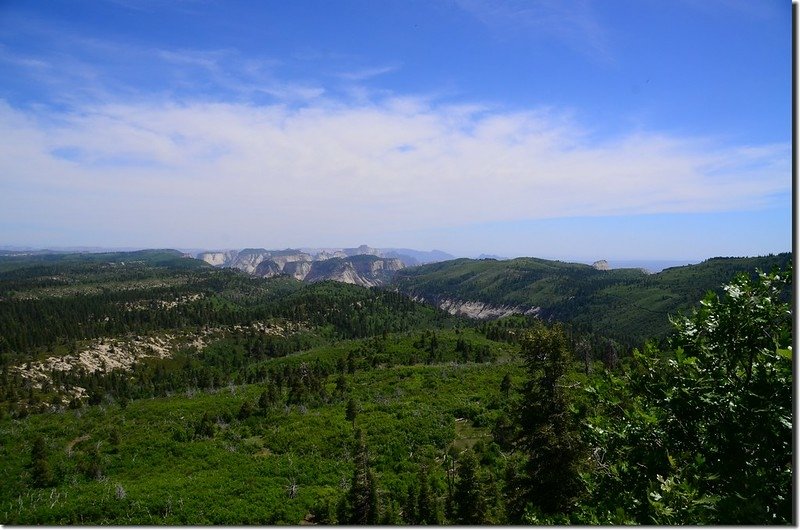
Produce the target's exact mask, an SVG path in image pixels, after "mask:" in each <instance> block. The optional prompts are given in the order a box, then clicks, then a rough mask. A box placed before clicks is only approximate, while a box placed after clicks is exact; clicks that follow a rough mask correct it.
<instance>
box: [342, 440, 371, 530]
mask: <svg viewBox="0 0 800 530" xmlns="http://www.w3.org/2000/svg"><path fill="white" fill-rule="evenodd" d="M353 463H354V464H355V469H354V470H353V479H352V481H351V483H350V491H349V492H348V495H347V497H348V505H349V510H350V513H349V517H348V518H347V520H348V524H373V525H374V524H376V523H377V522H378V495H377V486H376V484H375V477H374V475H373V473H372V470H371V469H370V467H369V454H368V452H367V444H366V441H365V437H364V432H363V431H362V430H361V429H357V430H356V432H355V447H354V451H353Z"/></svg>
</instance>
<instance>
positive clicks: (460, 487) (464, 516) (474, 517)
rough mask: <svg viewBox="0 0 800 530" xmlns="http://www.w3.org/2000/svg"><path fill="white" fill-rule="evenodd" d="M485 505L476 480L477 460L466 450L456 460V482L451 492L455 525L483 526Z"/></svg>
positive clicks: (472, 453) (470, 451)
mask: <svg viewBox="0 0 800 530" xmlns="http://www.w3.org/2000/svg"><path fill="white" fill-rule="evenodd" d="M486 504H487V502H486V498H485V496H484V495H483V491H482V488H481V484H480V481H479V480H478V459H477V458H476V457H475V453H474V452H472V450H470V449H467V450H466V451H465V452H464V453H463V454H462V455H461V457H460V458H459V459H458V481H457V482H456V485H455V490H454V492H453V505H454V509H455V513H454V516H455V522H456V524H463V525H476V524H483V523H484V522H485V515H486Z"/></svg>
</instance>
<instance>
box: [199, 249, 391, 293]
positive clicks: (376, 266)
mask: <svg viewBox="0 0 800 530" xmlns="http://www.w3.org/2000/svg"><path fill="white" fill-rule="evenodd" d="M376 253H377V254H380V253H381V251H380V250H379V249H375V248H371V247H368V246H366V245H361V246H360V247H358V248H348V249H341V250H335V249H325V250H321V251H319V252H318V253H316V254H314V255H313V256H312V255H311V254H310V253H308V252H303V251H301V250H296V249H286V250H267V249H263V248H248V249H244V250H241V251H239V252H236V251H227V252H202V253H200V254H198V256H197V257H198V259H202V260H203V261H205V262H206V263H210V264H211V265H214V266H216V267H232V268H236V269H239V270H242V271H244V272H247V273H248V274H252V275H254V276H260V277H262V278H272V277H274V276H280V275H286V276H291V277H293V278H295V279H297V280H301V281H307V282H319V281H324V280H334V281H337V282H343V283H352V284H355V285H361V286H365V287H374V286H378V285H384V284H386V283H388V282H390V281H391V279H392V277H393V276H394V273H395V272H396V271H398V270H400V269H402V268H404V267H405V266H406V265H405V264H404V263H403V261H402V260H401V259H399V258H397V257H381V256H378V255H376Z"/></svg>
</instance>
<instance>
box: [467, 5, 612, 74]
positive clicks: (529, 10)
mask: <svg viewBox="0 0 800 530" xmlns="http://www.w3.org/2000/svg"><path fill="white" fill-rule="evenodd" d="M456 5H457V6H459V7H460V8H461V9H463V10H464V11H466V12H467V13H469V14H471V15H472V16H474V17H475V18H476V19H478V20H480V21H481V22H482V23H484V24H486V25H487V26H488V27H489V28H491V29H492V30H494V32H495V34H496V35H497V36H498V37H500V38H509V37H513V36H515V35H519V34H520V33H521V32H524V33H525V35H526V36H527V37H529V36H530V35H531V34H540V35H544V36H547V37H549V38H555V39H557V40H559V41H561V42H562V44H564V45H566V46H568V47H570V48H572V49H574V50H576V51H578V52H579V53H583V54H585V55H587V56H589V57H592V58H593V59H595V60H599V61H603V62H611V61H613V54H612V52H611V46H610V44H609V40H608V34H607V31H606V30H605V28H604V27H603V25H602V24H601V23H600V22H599V20H598V18H597V16H596V15H595V13H594V11H593V9H592V5H591V3H590V2H587V1H585V0H575V1H571V2H566V1H553V0H508V1H504V2H495V1H492V0H456Z"/></svg>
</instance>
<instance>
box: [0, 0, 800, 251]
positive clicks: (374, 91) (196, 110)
mask: <svg viewBox="0 0 800 530" xmlns="http://www.w3.org/2000/svg"><path fill="white" fill-rule="evenodd" d="M790 15H791V4H789V3H786V2H779V1H765V2H758V3H749V2H740V1H735V0H708V1H706V2H702V3H693V2H685V1H676V2H669V3H667V2H663V3H661V2H648V3H643V2H633V1H624V0H621V1H619V2H589V1H583V0H575V1H569V2H567V1H565V2H545V1H541V0H507V1H505V2H493V1H485V0H456V1H454V2H451V3H445V2H427V1H416V0H407V1H391V0H389V1H386V2H366V1H362V0H348V1H341V2H329V3H323V2H311V1H297V2H247V1H226V2H217V1H213V0H209V1H205V0H203V1H199V0H198V1H195V0H186V1H183V2H164V1H162V0H142V1H137V2H131V1H128V0H102V1H91V2H89V1H81V0H69V1H66V0H53V1H50V2H47V3H41V2H25V1H21V2H14V3H4V4H2V5H0V28H2V29H0V76H2V78H3V82H2V84H0V135H2V138H3V140H4V141H3V142H2V147H0V189H2V193H0V241H2V242H3V243H4V244H8V245H30V246H36V247H46V246H55V245H58V246H62V247H65V246H81V245H88V246H92V245H94V246H105V247H113V246H127V247H138V248H169V247H172V248H174V246H175V245H174V243H175V242H179V243H180V244H181V245H182V247H183V248H210V249H213V248H244V247H246V246H250V245H252V244H253V242H258V244H259V245H260V246H264V247H265V248H287V247H292V246H295V247H296V246H305V245H309V246H310V245H318V246H320V247H335V246H337V245H340V244H341V243H342V242H346V243H347V242H352V243H348V244H355V245H358V244H360V243H356V242H365V241H366V242H368V243H369V244H370V245H371V246H374V247H380V248H387V247H394V248H414V249H441V250H444V251H446V252H448V253H450V254H453V255H470V254H475V255H476V254H480V253H485V254H496V255H501V256H512V257H513V256H535V257H545V258H547V257H549V258H550V259H574V257H576V256H584V257H585V258H586V259H591V258H590V257H596V258H595V259H609V260H610V259H617V260H630V259H640V260H641V259H650V260H664V259H675V258H674V257H675V256H678V259H681V260H682V259H691V260H697V261H700V260H702V259H706V258H708V257H712V256H741V255H748V256H756V255H766V254H769V253H779V252H785V251H786V249H790V248H791V246H792V219H791V215H792V212H791V186H792V181H791V144H790V142H791V77H790V74H791V46H790V43H791V16H790Z"/></svg>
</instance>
